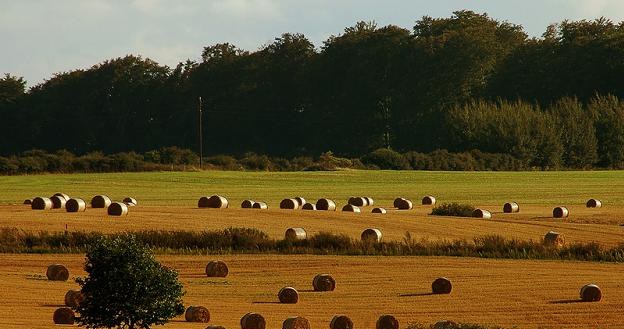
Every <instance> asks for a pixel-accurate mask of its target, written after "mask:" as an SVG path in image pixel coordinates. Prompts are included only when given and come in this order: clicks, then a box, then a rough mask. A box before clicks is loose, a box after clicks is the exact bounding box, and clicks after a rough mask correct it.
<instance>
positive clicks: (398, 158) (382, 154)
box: [361, 149, 411, 170]
mask: <svg viewBox="0 0 624 329" xmlns="http://www.w3.org/2000/svg"><path fill="white" fill-rule="evenodd" d="M361 160H362V163H364V164H365V165H369V166H370V165H373V166H376V167H378V168H379V169H391V170H406V169H411V167H410V165H409V162H408V161H407V159H405V157H404V156H403V155H401V153H399V152H396V151H393V150H389V149H377V150H375V151H373V152H371V153H368V154H367V155H365V156H363V157H362V159H361Z"/></svg>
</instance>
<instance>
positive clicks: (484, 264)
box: [0, 255, 624, 329]
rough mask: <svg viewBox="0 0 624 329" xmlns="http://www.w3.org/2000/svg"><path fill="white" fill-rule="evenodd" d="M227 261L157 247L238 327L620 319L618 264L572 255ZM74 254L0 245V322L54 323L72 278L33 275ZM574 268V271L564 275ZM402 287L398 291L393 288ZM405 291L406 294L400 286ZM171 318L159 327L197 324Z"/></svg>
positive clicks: (612, 323) (546, 324)
mask: <svg viewBox="0 0 624 329" xmlns="http://www.w3.org/2000/svg"><path fill="white" fill-rule="evenodd" d="M220 258H221V259H223V260H225V261H226V262H227V263H228V264H229V266H230V275H229V276H228V277H227V278H225V279H216V278H207V277H205V275H204V274H203V271H204V266H205V264H206V263H207V262H208V261H209V260H210V259H211V258H210V257H206V256H159V259H160V260H161V261H162V262H163V263H164V264H166V265H169V266H172V267H174V268H176V269H177V270H178V271H179V272H180V278H181V281H182V282H183V284H184V287H185V290H186V292H187V294H186V296H185V298H184V301H185V305H204V306H206V307H207V308H208V309H209V310H210V311H211V313H212V314H211V315H212V320H211V323H213V324H220V325H224V326H225V327H226V328H237V327H239V326H238V321H239V319H240V317H241V316H242V315H243V314H245V313H247V312H250V311H254V312H260V313H261V314H263V315H264V316H265V317H266V319H267V328H280V327H281V322H282V321H283V320H284V319H286V318H287V317H288V316H292V315H299V316H304V317H306V318H308V319H309V320H310V322H311V325H312V328H328V327H329V320H330V319H331V318H332V316H333V315H335V314H346V315H348V316H350V317H351V318H352V320H353V321H354V324H355V327H356V328H374V323H375V321H376V319H377V318H378V317H379V316H380V315H381V314H393V315H395V316H396V317H397V319H398V320H399V321H400V322H401V327H402V328H404V327H405V326H406V325H407V322H411V321H416V322H423V323H433V322H436V321H438V320H443V319H453V320H455V321H462V322H473V323H475V322H476V323H489V324H497V325H502V326H505V327H509V328H511V327H512V326H518V327H519V328H538V327H541V328H621V325H622V315H621V312H622V309H624V299H622V295H624V286H623V285H622V283H621V273H622V265H619V264H596V263H580V262H552V261H518V260H484V259H471V258H449V257H347V256H342V257H341V256H306V255H299V256H276V255H239V256H223V257H220ZM83 259H84V258H83V256H81V255H0V289H1V290H2V291H3V292H4V293H3V296H4V298H2V299H0V314H2V317H0V327H1V328H7V329H8V328H53V327H59V326H54V325H52V313H53V312H54V310H55V309H56V307H59V306H61V305H62V303H63V296H64V294H65V292H66V291H67V290H68V289H72V288H76V287H77V285H76V284H75V283H72V282H69V281H68V282H50V281H46V280H41V279H40V276H41V275H45V269H46V266H47V264H49V263H53V262H62V263H65V264H67V265H68V267H69V269H70V274H71V275H72V276H80V275H83V274H84V273H83V272H82V270H81V268H82V262H83ZM317 273H331V274H332V275H333V276H334V277H335V278H336V281H337V288H336V290H335V291H334V292H330V293H315V292H311V289H312V285H311V282H312V277H313V276H314V275H315V274H317ZM571 273H574V275H571ZM438 276H446V277H448V278H449V279H450V280H452V282H453V292H452V293H451V294H450V295H430V294H428V293H429V292H430V289H431V282H432V281H433V280H434V279H435V278H436V277H438ZM589 282H595V283H597V284H598V285H599V286H600V287H601V288H602V289H603V293H604V298H603V300H602V301H601V302H599V303H580V302H578V291H579V289H580V287H581V286H582V285H584V284H586V283H589ZM287 285H290V286H293V287H295V288H297V289H298V290H299V291H300V297H299V303H298V304H295V305H283V304H278V303H276V301H277V292H278V290H279V289H280V288H281V287H283V286H287ZM401 295H403V296H401ZM405 295H407V296H405ZM182 321H183V318H178V319H175V320H174V321H173V322H171V323H170V324H168V325H167V326H166V327H167V328H205V327H206V325H205V324H193V323H185V322H182Z"/></svg>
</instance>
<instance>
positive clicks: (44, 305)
mask: <svg viewBox="0 0 624 329" xmlns="http://www.w3.org/2000/svg"><path fill="white" fill-rule="evenodd" d="M41 306H42V307H64V306H65V304H43V305H41Z"/></svg>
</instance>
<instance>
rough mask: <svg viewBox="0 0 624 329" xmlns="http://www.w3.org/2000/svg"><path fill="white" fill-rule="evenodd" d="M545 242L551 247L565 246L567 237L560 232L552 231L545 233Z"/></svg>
mask: <svg viewBox="0 0 624 329" xmlns="http://www.w3.org/2000/svg"><path fill="white" fill-rule="evenodd" d="M544 244H545V245H547V246H551V247H557V248H559V247H563V245H564V244H565V239H564V237H563V235H562V234H561V233H559V232H555V231H550V232H548V233H546V235H544Z"/></svg>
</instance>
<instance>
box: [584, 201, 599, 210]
mask: <svg viewBox="0 0 624 329" xmlns="http://www.w3.org/2000/svg"><path fill="white" fill-rule="evenodd" d="M585 206H587V208H600V207H602V202H601V201H600V200H596V199H589V200H587V203H585Z"/></svg>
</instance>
